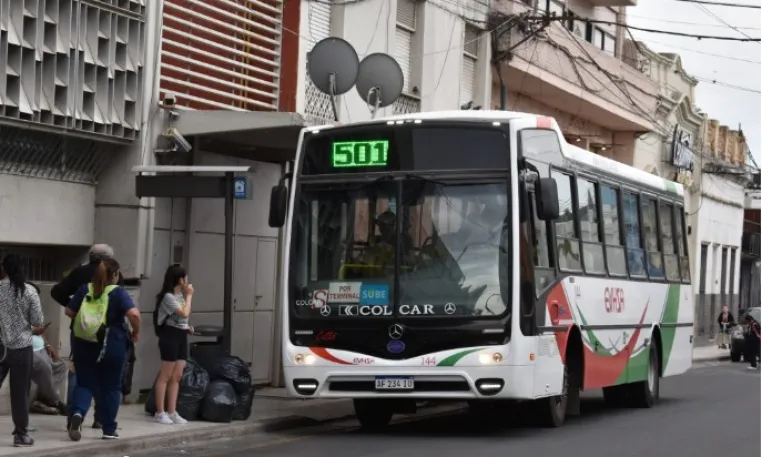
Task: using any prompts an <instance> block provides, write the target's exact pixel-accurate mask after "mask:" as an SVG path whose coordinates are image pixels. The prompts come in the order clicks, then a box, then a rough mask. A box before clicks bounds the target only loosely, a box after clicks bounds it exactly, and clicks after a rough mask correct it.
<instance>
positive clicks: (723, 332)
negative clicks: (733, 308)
mask: <svg viewBox="0 0 762 457" xmlns="http://www.w3.org/2000/svg"><path fill="white" fill-rule="evenodd" d="M717 324H718V325H719V326H720V344H719V347H720V349H727V347H728V342H727V340H728V338H730V330H731V329H732V328H733V326H734V325H736V321H735V319H734V318H733V313H731V312H730V310H729V308H728V305H725V306H723V307H722V311H721V312H720V315H719V316H717Z"/></svg>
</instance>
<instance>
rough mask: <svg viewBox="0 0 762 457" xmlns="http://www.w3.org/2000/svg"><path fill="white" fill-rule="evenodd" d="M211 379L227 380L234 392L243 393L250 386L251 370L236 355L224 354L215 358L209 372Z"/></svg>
mask: <svg viewBox="0 0 762 457" xmlns="http://www.w3.org/2000/svg"><path fill="white" fill-rule="evenodd" d="M209 376H210V378H211V380H212V381H227V382H228V383H229V384H230V385H231V386H233V389H235V391H236V393H238V394H243V393H246V392H248V391H249V389H250V388H251V371H250V370H249V366H248V365H246V362H244V361H243V360H241V359H240V358H238V357H235V356H232V355H226V356H224V357H220V358H219V359H217V362H216V363H215V364H214V367H213V368H212V370H211V371H210V372H209Z"/></svg>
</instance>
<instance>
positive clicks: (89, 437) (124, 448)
mask: <svg viewBox="0 0 762 457" xmlns="http://www.w3.org/2000/svg"><path fill="white" fill-rule="evenodd" d="M729 357H730V354H729V352H728V350H727V349H719V348H717V347H716V346H703V347H696V348H694V349H693V361H694V363H695V362H706V361H710V360H724V359H727V358H729ZM431 412H435V411H431ZM421 414H426V413H425V412H424V411H421ZM352 415H353V408H352V403H351V401H349V400H299V399H289V398H287V397H285V389H272V388H266V389H262V390H258V391H257V396H256V397H255V400H254V407H253V409H252V415H251V417H250V418H249V420H247V421H240V422H233V423H232V424H215V423H211V422H201V421H198V422H191V423H190V424H188V425H183V426H171V425H170V426H165V425H158V424H156V423H155V422H153V421H152V420H151V418H150V417H148V416H146V414H145V413H144V411H143V405H123V406H122V407H121V409H120V410H119V428H120V430H119V434H120V435H121V437H122V439H121V440H119V441H103V440H101V439H100V437H101V433H100V430H93V429H91V428H89V425H90V424H92V412H91V413H90V414H89V415H88V418H87V420H86V421H85V426H84V429H83V437H82V441H80V442H78V443H75V442H72V441H70V440H69V438H68V436H67V434H66V431H65V430H64V428H65V424H66V418H64V417H61V416H42V415H32V416H31V417H30V426H32V427H34V428H35V429H36V430H35V431H34V432H33V433H32V436H33V437H34V439H35V441H36V444H35V446H34V447H32V448H28V449H23V448H14V447H12V446H11V444H12V442H13V438H12V437H11V431H12V430H13V424H12V421H11V418H10V416H0V457H4V456H14V457H26V456H29V457H69V456H71V455H83V454H87V455H88V457H112V456H114V457H123V456H127V455H130V453H135V452H138V451H141V450H145V449H150V448H159V447H161V448H164V447H174V446H178V445H181V444H183V443H185V444H190V443H194V442H196V443H197V442H201V441H209V440H217V439H223V438H235V437H238V436H243V435H252V434H256V433H266V432H268V431H275V430H285V429H294V428H299V427H306V426H310V425H318V424H319V423H321V422H326V421H332V420H338V419H343V418H347V417H350V416H352Z"/></svg>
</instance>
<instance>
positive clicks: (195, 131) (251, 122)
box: [172, 110, 307, 162]
mask: <svg viewBox="0 0 762 457" xmlns="http://www.w3.org/2000/svg"><path fill="white" fill-rule="evenodd" d="M306 125H307V122H306V121H305V119H304V117H302V115H300V114H297V113H284V112H264V111H225V110H219V111H216V110H215V111H180V112H179V113H178V118H177V119H175V121H174V122H173V124H172V126H173V127H174V128H176V129H177V130H179V131H180V133H181V134H182V135H183V136H184V137H186V138H189V139H190V138H191V137H193V138H195V139H196V140H198V143H197V144H198V147H200V148H201V149H202V150H204V151H210V152H219V153H222V154H225V155H232V156H236V157H240V158H245V159H251V160H258V161H262V162H286V161H288V160H293V158H294V155H295V153H296V143H297V141H298V140H299V132H300V130H301V129H302V128H303V127H304V126H306Z"/></svg>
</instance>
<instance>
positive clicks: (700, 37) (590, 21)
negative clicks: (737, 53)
mask: <svg viewBox="0 0 762 457" xmlns="http://www.w3.org/2000/svg"><path fill="white" fill-rule="evenodd" d="M529 19H533V20H551V21H568V20H570V19H573V20H576V21H580V22H586V23H588V24H607V25H617V26H619V27H624V28H627V29H630V30H639V31H641V32H648V33H660V34H663V35H673V36H681V37H686V38H696V39H697V40H724V41H744V42H750V41H753V42H759V41H760V39H759V38H736V37H731V36H718V35H698V34H695V33H684V32H673V31H671V30H660V29H651V28H646V27H638V26H634V25H629V24H622V23H621V22H615V21H601V20H598V19H586V18H580V17H577V16H554V17H547V16H535V17H531V18H529Z"/></svg>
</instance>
